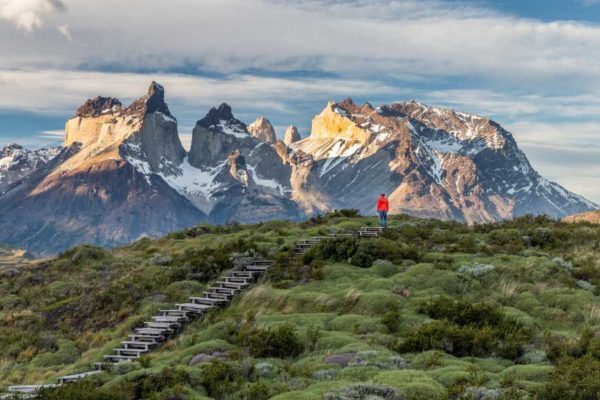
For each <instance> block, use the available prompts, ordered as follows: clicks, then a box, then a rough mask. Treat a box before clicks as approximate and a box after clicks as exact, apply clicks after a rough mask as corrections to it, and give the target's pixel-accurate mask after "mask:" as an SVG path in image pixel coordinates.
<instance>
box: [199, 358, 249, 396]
mask: <svg viewBox="0 0 600 400" xmlns="http://www.w3.org/2000/svg"><path fill="white" fill-rule="evenodd" d="M201 376H202V385H203V386H204V387H205V388H206V390H207V392H208V394H209V395H210V396H211V397H215V398H217V399H219V398H222V397H223V396H225V395H226V394H228V393H233V392H235V391H236V390H237V388H238V386H239V380H240V374H239V371H238V370H237V369H236V368H234V367H233V366H232V365H230V364H228V363H225V362H223V361H219V360H215V361H213V362H211V363H210V364H205V365H204V367H203V369H202V375H201Z"/></svg>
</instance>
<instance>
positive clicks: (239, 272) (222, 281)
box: [0, 227, 382, 399]
mask: <svg viewBox="0 0 600 400" xmlns="http://www.w3.org/2000/svg"><path fill="white" fill-rule="evenodd" d="M381 231H382V228H379V227H363V228H361V229H360V230H359V231H358V237H359V238H375V237H377V236H378V235H379V233H380V232H381ZM344 235H349V236H354V234H331V235H329V236H315V237H310V238H306V239H302V240H300V241H298V242H296V243H295V246H294V250H293V254H294V256H296V257H301V256H302V255H303V254H304V253H306V252H307V251H308V250H310V248H311V247H313V246H315V245H316V244H318V243H319V242H321V241H322V240H324V239H328V238H331V237H339V236H344ZM271 265H273V261H272V260H267V259H254V260H253V261H250V262H249V263H247V264H245V265H244V266H242V267H241V268H239V269H234V270H230V271H227V272H225V273H224V274H222V275H221V276H220V278H218V280H217V281H216V282H215V283H213V284H212V285H211V286H210V287H209V288H208V289H206V290H205V291H204V292H203V293H202V294H201V295H200V296H193V297H190V298H189V299H188V301H187V302H186V303H179V304H175V306H174V307H173V308H172V309H165V310H160V311H159V313H158V314H157V315H155V316H153V317H151V318H150V320H149V321H146V322H144V326H142V327H139V328H135V329H134V330H133V332H131V333H130V334H129V336H128V337H127V339H126V340H123V341H122V342H121V345H120V346H119V347H118V348H115V349H114V351H113V352H112V353H111V354H107V355H105V356H103V359H104V360H103V362H98V363H95V364H94V365H93V369H92V370H91V371H86V372H82V373H79V374H73V375H66V376H61V377H59V378H57V383H56V384H50V385H21V386H10V387H9V388H8V392H9V394H8V395H5V396H0V398H7V399H10V398H11V397H12V395H13V394H21V395H22V397H21V398H25V397H27V396H31V397H34V396H35V393H36V392H38V391H39V390H41V389H43V388H52V387H56V386H59V385H63V384H67V383H73V382H78V381H80V380H82V379H85V378H88V377H90V376H93V375H96V374H99V373H102V372H103V371H106V370H109V369H110V368H111V366H112V365H114V364H116V363H119V362H122V361H133V360H136V359H138V358H139V357H141V356H142V355H144V354H146V353H149V352H152V351H153V350H155V349H157V348H158V347H160V346H161V345H162V344H163V343H164V342H166V341H167V340H168V339H170V338H172V337H174V336H176V335H177V334H178V333H180V332H181V331H182V330H183V329H184V327H185V326H186V325H187V324H189V323H190V322H191V321H193V320H195V319H198V318H203V317H204V316H205V314H206V313H207V312H208V311H210V310H213V309H215V308H219V307H225V306H227V305H228V304H229V303H231V301H232V300H233V299H234V297H236V296H237V295H239V294H240V293H242V292H243V291H244V290H246V289H248V288H249V287H250V286H251V285H252V284H254V283H255V282H256V281H257V280H258V278H260V276H262V275H263V274H264V273H265V272H266V271H267V270H268V269H269V267H270V266H271Z"/></svg>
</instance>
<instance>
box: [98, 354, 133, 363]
mask: <svg viewBox="0 0 600 400" xmlns="http://www.w3.org/2000/svg"><path fill="white" fill-rule="evenodd" d="M138 358H139V356H119V355H117V354H109V355H107V356H104V359H105V360H108V361H109V362H113V363H116V362H120V361H127V360H130V361H133V360H137V359H138Z"/></svg>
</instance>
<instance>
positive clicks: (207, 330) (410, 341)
mask: <svg viewBox="0 0 600 400" xmlns="http://www.w3.org/2000/svg"><path fill="white" fill-rule="evenodd" d="M392 223H393V225H394V226H395V228H394V229H392V230H390V231H389V232H387V233H386V234H385V235H383V236H384V237H382V238H379V239H375V240H371V241H370V242H367V243H365V242H364V241H355V240H354V239H336V240H338V241H337V242H336V240H333V241H328V242H327V243H323V244H321V245H319V246H317V247H316V248H315V249H313V251H311V253H310V254H308V255H306V256H305V257H304V259H303V260H300V261H294V260H292V259H290V258H289V251H290V249H291V248H292V246H293V243H294V242H295V241H296V240H298V239H299V238H301V237H307V236H314V235H327V234H328V233H330V232H345V231H348V230H354V229H358V228H360V227H361V226H365V225H375V224H376V220H375V219H374V218H361V217H354V218H352V217H348V216H346V215H344V214H341V213H337V214H333V215H329V216H327V217H323V218H318V219H313V220H311V221H307V222H304V223H300V224H292V223H288V222H282V221H274V222H269V223H265V224H259V225H253V226H229V227H205V226H202V227H197V228H194V229H190V230H187V231H184V232H177V233H173V234H170V235H168V236H166V237H164V238H161V239H159V240H149V239H144V240H141V241H139V242H137V243H134V244H132V245H130V246H127V247H124V248H120V249H116V250H114V251H106V250H103V249H98V248H95V247H89V246H82V247H78V248H75V249H73V250H70V251H68V252H66V253H65V254H63V255H61V256H60V257H58V258H57V259H56V260H52V261H48V262H45V263H42V264H39V265H33V266H31V265H30V266H24V267H22V268H21V273H20V274H18V275H16V276H11V277H6V279H3V280H2V282H0V320H1V321H2V324H1V325H0V331H1V332H0V354H1V355H0V385H9V384H17V383H41V382H49V381H51V380H52V379H53V378H54V377H56V376H58V375H61V374H65V373H69V372H77V371H81V370H85V369H86V368H87V367H88V364H89V363H91V362H94V361H99V360H100V359H101V355H102V354H105V353H108V352H109V351H110V350H111V349H112V348H114V347H116V346H117V345H118V344H119V342H120V340H123V339H124V338H125V337H126V335H127V333H128V332H129V331H130V329H131V328H132V327H134V326H137V325H138V324H139V323H140V322H142V321H143V320H145V319H147V317H148V316H150V315H151V314H152V313H153V312H155V311H156V310H158V309H160V308H164V307H166V306H168V305H169V304H170V303H173V302H176V301H180V300H182V299H184V298H185V297H186V296H189V295H190V294H193V293H201V291H202V288H203V287H204V286H205V285H207V284H208V282H210V280H211V279H214V278H215V277H216V276H217V275H218V273H219V272H220V271H221V270H222V269H224V268H230V267H232V266H233V262H232V258H231V257H232V256H235V255H239V254H261V255H264V256H268V257H272V258H274V259H276V260H278V262H277V264H276V266H275V268H274V269H273V271H272V272H271V273H269V274H267V276H265V277H264V278H263V279H262V280H261V281H260V282H259V283H258V284H257V285H256V286H254V287H253V288H252V289H251V290H249V291H247V292H246V293H244V294H243V295H242V296H240V297H239V298H237V299H236V300H235V302H234V303H233V304H232V305H231V306H229V307H227V308H226V309H222V310H216V311H214V312H211V313H210V314H209V315H208V316H207V318H206V319H205V320H203V321H196V322H194V323H192V324H191V325H190V326H188V327H187V328H186V330H185V331H184V332H183V333H182V334H181V335H180V336H178V337H176V338H174V339H172V340H170V341H169V342H167V343H166V345H165V346H164V347H162V348H161V349H159V350H158V351H156V352H153V353H151V354H149V355H146V356H144V357H143V358H142V359H141V360H140V361H139V362H134V363H126V364H122V365H119V366H118V367H117V368H116V370H115V371H113V372H112V373H107V374H103V375H102V376H99V377H97V378H95V379H93V380H92V381H91V382H90V383H87V384H82V385H88V386H85V387H83V386H81V387H80V386H77V385H75V386H72V387H70V388H68V389H62V390H63V391H62V392H54V393H47V394H45V396H46V397H47V398H64V399H69V398H71V399H78V398H84V397H78V396H79V395H78V394H77V390H80V392H81V393H86V395H87V396H89V397H87V398H98V399H102V398H117V397H115V396H117V394H118V396H121V397H119V398H123V399H133V398H152V399H205V398H217V399H263V398H264V399H267V398H277V399H321V398H329V399H337V398H339V399H342V398H367V396H379V397H374V398H403V399H446V398H461V399H483V398H485V399H487V398H490V399H492V398H496V399H499V398H507V399H508V398H511V399H513V398H523V399H526V398H532V399H533V398H546V399H554V398H561V397H560V396H563V398H582V399H583V398H596V397H577V395H576V394H573V393H568V390H572V387H573V385H570V386H568V385H562V386H561V385H559V384H558V383H559V382H560V375H558V373H557V372H556V371H559V370H561V369H562V370H561V372H560V373H561V375H562V376H568V377H571V379H572V380H573V381H576V380H577V377H580V378H581V379H580V380H581V381H583V382H590V385H591V384H592V383H591V382H595V380H594V379H593V378H594V376H591V377H589V376H587V375H586V371H589V374H595V373H596V372H595V371H600V367H599V366H598V365H596V363H597V364H600V362H598V361H596V360H597V359H600V350H597V348H598V349H600V344H598V343H596V340H597V339H595V336H594V335H593V334H592V335H589V332H595V331H597V330H598V328H599V325H600V299H599V298H598V296H597V294H598V291H597V287H598V285H600V262H599V261H598V260H600V245H599V243H600V228H599V227H596V226H593V225H589V224H572V225H567V224H563V223H561V222H557V221H552V220H548V219H545V218H533V217H524V218H521V219H518V220H515V221H509V222H504V223H498V224H486V225H478V226H465V225H461V224H457V223H454V222H440V221H433V220H431V221H429V220H418V219H413V218H410V217H406V216H397V217H394V218H393V220H392ZM581 282H585V283H587V284H583V283H581ZM452 305H454V306H452ZM586 335H587V336H586ZM596 346H597V347H596ZM257 349H258V350H257ZM199 355H201V357H200V358H198V356H199ZM202 355H203V356H202ZM211 359H212V360H211ZM215 382H218V384H216V383H215ZM588 386H589V385H588ZM593 390H594V388H593V387H592V388H591V389H590V388H589V387H585V388H581V387H579V388H578V391H579V392H581V393H594V392H593ZM90 393H93V395H92V394H90ZM595 393H597V392H595ZM52 396H62V397H52ZM92 396H97V397H92ZM103 396H108V397H103ZM110 396H113V397H110ZM344 396H345V397H344ZM352 396H355V397H352ZM356 396H358V397H356ZM361 396H362V397H361ZM386 396H387V397H386ZM394 396H395V397H394ZM485 396H488V397H485ZM564 396H567V397H564ZM569 396H570V397H569Z"/></svg>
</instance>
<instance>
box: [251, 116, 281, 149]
mask: <svg viewBox="0 0 600 400" xmlns="http://www.w3.org/2000/svg"><path fill="white" fill-rule="evenodd" d="M248 133H249V134H250V135H252V136H254V137H255V138H257V139H258V140H260V141H262V142H267V143H275V142H276V141H277V136H276V135H275V129H274V128H273V125H271V122H270V121H269V120H268V119H266V118H265V117H259V118H257V119H256V121H254V122H253V123H251V124H250V125H248Z"/></svg>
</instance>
